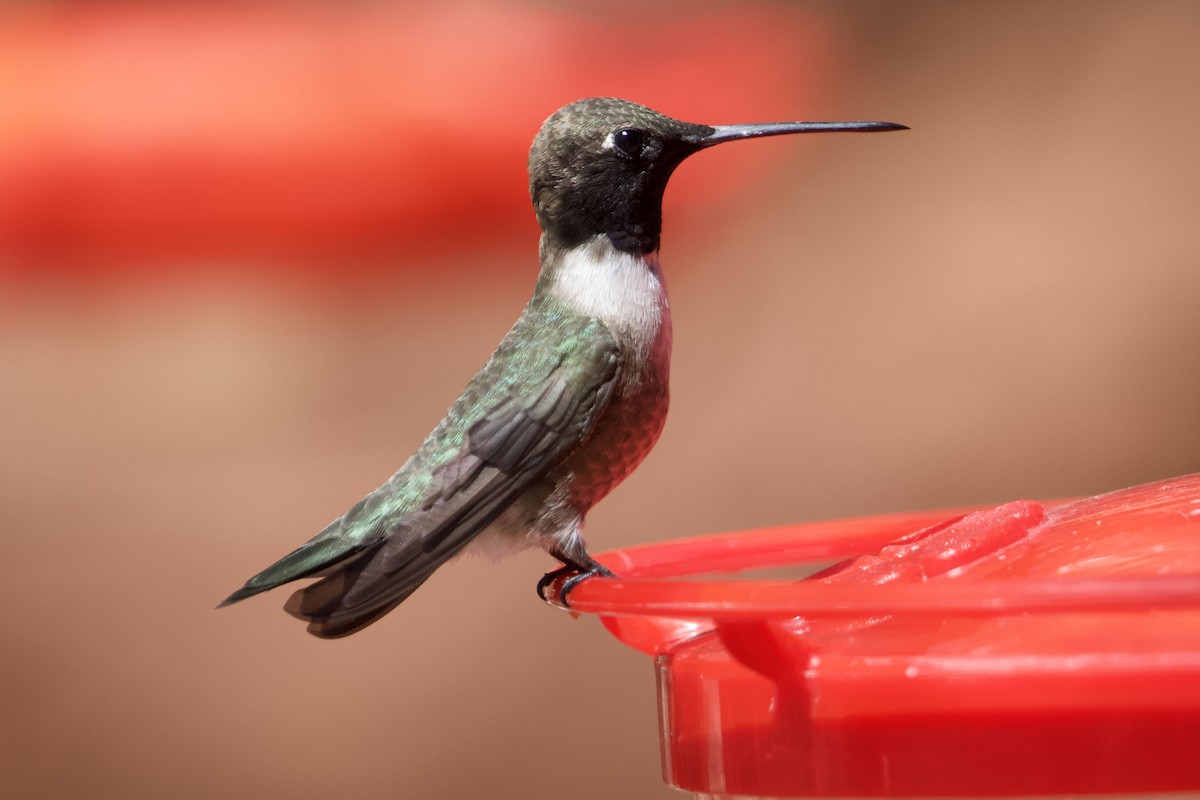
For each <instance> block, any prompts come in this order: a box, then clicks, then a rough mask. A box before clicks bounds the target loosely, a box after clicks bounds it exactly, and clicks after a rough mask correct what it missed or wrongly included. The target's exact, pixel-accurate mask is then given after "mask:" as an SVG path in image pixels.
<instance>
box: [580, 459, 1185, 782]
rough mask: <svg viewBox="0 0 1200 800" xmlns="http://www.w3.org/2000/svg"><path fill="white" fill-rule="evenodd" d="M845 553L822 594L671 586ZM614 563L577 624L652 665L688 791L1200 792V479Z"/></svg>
mask: <svg viewBox="0 0 1200 800" xmlns="http://www.w3.org/2000/svg"><path fill="white" fill-rule="evenodd" d="M865 553H866V554H869V555H863V554H865ZM846 558H851V560H849V561H842V563H840V564H837V565H836V566H834V567H831V568H828V569H825V570H823V571H822V572H820V573H817V574H816V575H812V576H810V577H808V578H806V579H803V580H791V581H781V580H765V581H756V580H744V579H740V580H704V581H679V580H670V579H671V578H678V577H681V576H690V575H698V574H706V573H733V572H739V571H742V570H747V569H752V568H760V567H779V566H781V565H797V564H803V563H814V562H825V563H828V562H830V561H833V560H838V559H846ZM600 560H601V561H603V562H604V563H605V564H607V565H608V566H609V567H611V568H612V569H613V570H614V571H616V572H617V573H618V574H619V575H620V576H621V577H620V578H619V579H609V580H591V581H585V582H584V583H582V584H580V585H579V586H578V587H577V588H576V589H575V590H574V591H573V592H572V594H571V598H570V599H571V608H572V609H573V610H575V611H580V612H585V613H593V614H597V615H599V616H600V618H601V620H602V621H603V622H604V624H605V626H607V627H608V629H609V630H610V631H611V632H612V633H613V634H614V635H615V636H616V637H617V638H618V639H620V640H621V641H623V642H624V643H626V644H627V645H629V646H630V647H633V648H635V649H637V650H640V651H642V652H644V653H647V654H649V655H651V656H653V657H654V663H655V669H656V671H657V677H658V688H659V701H660V702H659V709H660V711H659V714H660V720H659V721H660V732H661V741H662V755H663V772H664V778H665V780H666V781H667V783H669V784H671V785H672V786H675V787H677V788H679V789H684V790H686V791H691V792H695V793H697V795H698V796H701V797H705V798H728V797H734V796H736V797H814V796H827V797H847V796H858V797H894V796H951V795H957V796H981V795H1055V794H1059V795H1061V794H1100V793H1103V794H1117V793H1132V792H1179V791H1193V792H1194V791H1197V790H1200V475H1191V476H1187V477H1183V478H1178V479H1174V480H1168V481H1162V482H1159V483H1153V484H1148V485H1146V486H1139V487H1135V488H1132V489H1125V490H1122V491H1118V492H1113V493H1111V494H1106V495H1100V496H1097V497H1092V498H1088V499H1086V500H1078V501H1073V502H1064V503H1051V504H1048V505H1043V504H1041V503H1037V502H1033V501H1020V502H1015V503H1009V504H1006V505H1002V506H998V507H996V508H991V509H986V510H975V511H971V512H969V513H965V514H964V513H963V512H962V511H941V512H930V513H921V514H904V515H895V516H884V517H871V518H865V519H856V520H843V521H837V522H824V523H814V524H806V525H796V526H790V527H785V528H775V529H768V530H760V531H750V532H743V533H735V534H726V535H720V536H715V537H706V538H701V539H692V540H685V541H679V542H673V543H667V544H658V545H650V546H645V547H636V548H629V549H626V550H616V551H612V552H610V553H607V554H605V555H603V556H601V557H600Z"/></svg>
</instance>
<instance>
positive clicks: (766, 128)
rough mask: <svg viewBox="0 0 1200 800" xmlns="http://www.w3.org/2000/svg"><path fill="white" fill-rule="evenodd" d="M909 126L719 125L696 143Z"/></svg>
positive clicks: (891, 129)
mask: <svg viewBox="0 0 1200 800" xmlns="http://www.w3.org/2000/svg"><path fill="white" fill-rule="evenodd" d="M906 130H908V126H907V125H898V124H896V123H895V122H767V123H763V124H761V125H717V126H715V127H713V129H712V133H710V134H708V135H707V136H702V137H700V138H699V139H698V140H697V141H696V146H698V147H711V146H712V145H714V144H720V143H721V142H732V141H734V140H735V139H754V138H757V137H760V136H782V135H783V134H787V133H828V132H842V133H845V132H847V131H854V132H860V133H874V132H877V131H906Z"/></svg>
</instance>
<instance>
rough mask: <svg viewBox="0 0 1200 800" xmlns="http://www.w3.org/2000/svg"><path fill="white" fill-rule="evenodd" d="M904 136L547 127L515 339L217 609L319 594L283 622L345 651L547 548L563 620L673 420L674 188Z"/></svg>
mask: <svg viewBox="0 0 1200 800" xmlns="http://www.w3.org/2000/svg"><path fill="white" fill-rule="evenodd" d="M903 129H905V126H903V125H897V124H895V123H891V122H781V123H767V124H759V125H716V126H713V125H699V124H694V123H689V122H682V121H680V120H677V119H672V118H671V117H668V116H666V115H664V114H660V113H658V112H657V111H653V110H651V109H649V108H646V107H645V106H642V105H638V104H636V103H632V102H629V101H627V100H619V99H616V98H589V99H585V100H579V101H577V102H574V103H570V104H569V105H566V106H564V107H563V108H560V109H559V110H558V111H556V112H554V114H552V115H551V116H550V117H549V118H548V119H547V120H546V121H545V123H543V125H542V127H541V129H540V130H539V131H538V133H537V136H536V137H535V138H534V140H533V146H532V147H531V148H530V152H529V194H530V198H531V200H532V201H533V209H534V213H535V215H536V217H537V222H538V225H539V226H540V227H541V231H542V232H541V239H540V242H539V246H538V254H539V257H540V261H541V268H540V271H539V273H538V276H537V281H536V284H535V286H534V289H533V296H532V297H531V298H530V300H529V302H528V304H527V305H526V306H525V308H524V310H523V311H522V312H521V315H520V317H519V318H518V319H517V321H516V323H515V324H514V325H513V327H512V329H511V330H510V331H509V332H508V334H507V335H506V336H505V337H504V339H503V340H502V341H501V342H500V345H499V346H498V347H497V348H496V350H495V352H494V353H493V354H492V355H491V357H490V358H489V359H488V361H487V363H486V364H484V366H483V368H482V369H480V370H479V372H478V374H476V375H475V377H474V378H473V379H471V381H470V383H468V384H467V388H466V389H465V390H464V391H463V393H462V396H461V397H459V398H458V400H457V401H456V402H455V403H454V405H453V406H451V408H450V410H449V411H448V412H447V413H446V416H445V418H444V419H443V420H442V421H441V422H440V423H439V424H438V425H437V427H435V428H434V429H433V432H432V433H430V434H429V436H428V437H427V438H426V439H425V441H424V442H423V443H422V444H421V446H420V447H419V448H418V449H417V451H416V453H415V454H414V455H413V456H412V457H411V458H409V459H408V461H406V462H405V463H404V465H403V466H401V467H400V469H399V471H397V472H396V473H395V474H394V475H392V477H391V478H389V479H388V480H387V482H385V483H384V484H383V485H382V486H380V487H379V488H378V489H376V490H375V491H373V492H371V493H370V494H368V495H367V496H366V497H364V498H363V499H362V500H360V501H359V502H358V503H356V504H355V505H354V507H352V508H351V509H350V510H349V511H347V512H346V513H345V514H343V515H342V516H340V517H338V518H337V519H336V520H334V521H333V522H332V523H331V524H330V525H329V526H328V527H327V528H325V529H324V530H323V531H321V532H320V533H318V534H317V535H316V536H315V537H314V538H313V539H311V540H310V541H309V542H307V543H306V544H304V545H301V546H300V547H299V548H298V549H296V550H294V551H293V552H291V553H289V554H288V555H286V556H284V557H283V558H282V559H280V560H279V561H277V562H276V563H274V564H272V565H271V566H269V567H267V568H266V569H265V570H263V571H262V572H260V573H258V574H257V575H255V576H254V577H252V578H250V579H249V580H248V581H247V582H246V584H245V586H243V587H242V588H241V589H238V590H237V591H236V592H234V593H233V594H231V595H230V596H229V597H228V598H227V599H226V600H225V601H224V602H223V603H221V605H222V606H225V605H229V604H230V603H235V602H238V601H239V600H244V599H246V598H247V597H251V596H253V595H256V594H258V593H259V592H264V591H267V590H268V589H273V588H275V587H277V586H279V585H281V584H284V583H287V582H289V581H293V580H296V579H298V578H309V577H315V578H319V580H317V581H316V582H315V583H312V584H310V585H308V586H306V587H304V588H302V589H300V590H298V591H296V592H295V593H294V594H292V595H291V597H290V599H289V600H288V601H287V603H286V604H285V606H284V608H285V610H286V611H287V612H288V613H290V614H292V615H293V616H295V617H298V618H300V619H301V620H304V621H307V622H308V631H309V632H310V633H312V634H314V635H316V636H318V637H321V638H330V639H332V638H338V637H342V636H347V635H349V634H352V633H354V632H356V631H359V630H361V629H362V628H364V627H366V626H367V625H370V624H371V623H373V622H375V621H376V620H378V619H379V618H380V617H382V616H383V615H384V614H386V613H387V612H389V611H391V610H392V609H393V608H395V607H396V606H397V605H399V604H400V603H401V602H402V601H404V599H405V598H407V597H408V596H409V595H410V594H412V593H413V592H414V591H415V590H416V589H417V588H418V587H419V586H420V585H421V584H422V583H424V582H425V580H426V579H427V578H429V576H430V575H432V574H433V572H434V571H435V570H436V569H437V568H438V567H440V566H441V565H442V564H444V563H445V562H446V561H448V560H449V559H451V558H452V557H454V556H455V555H458V554H459V553H460V552H461V551H462V550H463V549H464V548H466V547H467V546H468V545H471V544H472V543H475V545H476V546H479V545H484V544H487V543H490V544H489V545H488V546H489V547H490V548H493V549H494V548H495V546H496V545H500V546H501V548H502V549H506V548H508V549H515V550H519V549H525V548H530V547H541V548H543V549H545V550H546V551H547V552H548V553H549V554H550V555H551V556H553V557H554V558H556V559H557V560H558V561H560V562H561V563H562V567H561V569H557V570H555V571H553V572H550V573H548V574H547V575H546V576H545V577H543V578H542V580H541V581H540V582H539V583H538V594H539V595H542V596H543V598H544V590H545V587H546V586H548V585H549V584H550V583H551V582H552V581H555V580H558V579H560V578H563V579H564V580H563V583H562V584H561V586H560V588H559V597H560V598H561V599H562V600H563V602H564V603H565V602H566V597H567V595H568V593H569V591H570V590H571V588H573V587H574V586H575V585H576V584H577V583H578V582H579V581H581V580H583V579H585V578H588V577H591V576H597V575H605V576H611V575H612V573H611V572H610V571H609V570H608V569H606V568H605V567H604V566H603V565H602V564H600V563H599V562H598V561H596V560H595V559H594V558H592V556H591V555H589V553H588V551H587V547H586V545H585V543H584V539H583V523H584V517H585V516H586V515H587V512H588V510H589V509H590V508H591V507H592V506H593V505H594V504H595V503H596V502H597V501H599V500H600V499H601V498H603V497H604V496H605V495H607V494H608V493H609V492H610V491H611V490H612V489H613V487H615V486H616V485H617V484H618V483H620V482H621V481H622V480H624V479H625V478H626V477H627V476H628V475H629V474H630V473H631V472H633V470H634V469H635V468H636V467H637V466H638V465H639V464H640V463H641V462H642V460H643V459H645V457H646V456H647V454H649V452H650V450H651V449H652V448H653V447H654V444H655V442H656V441H657V440H658V437H659V434H660V433H661V432H662V429H663V424H664V423H665V421H666V416H667V404H668V377H669V372H670V361H671V308H670V303H669V302H668V299H667V288H666V283H665V282H664V280H663V273H662V268H661V266H660V264H659V256H658V251H659V234H660V230H661V227H662V199H663V192H664V191H665V190H666V187H667V180H668V178H670V177H671V173H672V172H673V171H674V170H675V168H676V167H678V166H679V164H680V163H682V162H683V160H684V159H685V158H687V157H688V156H690V155H692V154H693V153H697V152H699V151H700V150H704V149H706V148H708V147H712V146H713V145H717V144H721V143H723V142H732V141H737V140H739V139H754V138H758V137H762V136H777V135H782V134H793V133H813V132H821V131H894V130H903Z"/></svg>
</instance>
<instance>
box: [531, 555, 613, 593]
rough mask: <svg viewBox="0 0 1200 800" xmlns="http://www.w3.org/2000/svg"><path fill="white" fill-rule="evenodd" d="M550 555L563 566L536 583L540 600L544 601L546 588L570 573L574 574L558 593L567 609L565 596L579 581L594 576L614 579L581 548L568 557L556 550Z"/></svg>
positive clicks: (606, 568) (611, 573) (608, 570)
mask: <svg viewBox="0 0 1200 800" xmlns="http://www.w3.org/2000/svg"><path fill="white" fill-rule="evenodd" d="M550 555H552V556H554V557H555V558H557V559H558V560H559V561H561V562H563V565H564V566H562V567H559V568H558V569H556V570H554V571H552V572H547V573H546V574H545V575H543V576H542V579H541V580H540V581H538V585H537V593H538V597H540V598H542V600H546V587H547V586H549V585H550V584H552V583H554V582H555V581H556V580H558V579H559V578H561V577H562V576H564V575H571V573H574V574H573V575H571V577H569V578H567V579H566V580H565V581H563V585H562V588H561V589H560V590H559V592H558V599H559V600H561V601H562V604H563V605H564V606H567V607H570V603H568V602H567V595H568V594H569V593H570V591H571V590H572V589H574V588H575V587H576V586H578V585H579V583H580V582H581V581H584V580H586V579H588V578H591V577H594V576H596V575H600V576H603V577H605V578H615V577H616V575H615V574H613V571H612V570H610V569H609V568H608V567H606V566H604V565H603V564H601V563H600V562H599V561H597V560H596V559H594V558H592V557H591V556H590V555H588V553H587V551H586V550H584V549H583V548H579V550H578V551H577V552H574V553H572V554H571V555H569V556H568V555H567V554H565V553H564V552H562V551H561V550H557V549H555V550H551V551H550Z"/></svg>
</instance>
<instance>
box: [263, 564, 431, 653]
mask: <svg viewBox="0 0 1200 800" xmlns="http://www.w3.org/2000/svg"><path fill="white" fill-rule="evenodd" d="M389 544H391V545H395V543H394V542H392V543H388V542H378V543H376V544H375V545H374V546H371V547H368V548H366V549H364V550H363V551H361V552H358V553H355V554H354V555H353V556H352V557H350V558H348V559H346V560H344V561H342V562H341V563H338V564H336V565H334V566H333V567H332V569H330V570H328V571H326V572H325V574H324V577H322V579H321V580H319V581H317V582H316V583H314V584H311V585H309V586H306V587H304V588H303V589H299V590H297V591H296V592H294V593H293V594H292V596H291V597H290V598H288V601H287V603H286V604H285V605H284V610H285V611H287V612H288V613H289V614H291V615H292V616H293V617H296V618H297V619H302V620H304V621H306V622H308V632H309V633H311V634H313V635H314V636H318V637H320V638H322V639H338V638H341V637H343V636H349V635H350V634H352V633H355V632H356V631H359V630H362V629H363V628H365V627H367V626H368V625H370V624H371V623H372V622H375V621H376V620H377V619H379V618H380V617H382V616H383V615H384V614H386V613H388V612H389V611H391V610H392V609H393V608H395V607H396V606H398V605H400V603H402V602H403V601H404V600H405V599H407V598H408V596H409V595H411V594H412V593H413V592H415V591H416V590H417V588H418V587H420V586H421V584H423V583H424V582H425V581H426V580H427V579H428V578H429V576H430V575H432V574H433V572H434V570H436V569H437V568H438V567H439V566H441V565H442V563H443V562H445V561H446V559H447V558H448V557H449V555H451V554H441V553H439V554H436V555H434V554H430V553H427V552H425V551H423V550H422V549H421V548H420V547H419V546H409V547H406V548H404V550H405V551H406V552H405V553H404V554H403V555H404V556H407V557H406V558H404V559H403V561H404V563H403V566H401V567H399V568H398V569H397V568H394V567H392V568H389V569H384V565H390V564H394V561H395V558H396V553H394V552H393V553H390V554H389V553H388V550H389V549H390V548H389Z"/></svg>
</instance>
